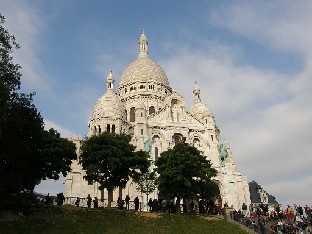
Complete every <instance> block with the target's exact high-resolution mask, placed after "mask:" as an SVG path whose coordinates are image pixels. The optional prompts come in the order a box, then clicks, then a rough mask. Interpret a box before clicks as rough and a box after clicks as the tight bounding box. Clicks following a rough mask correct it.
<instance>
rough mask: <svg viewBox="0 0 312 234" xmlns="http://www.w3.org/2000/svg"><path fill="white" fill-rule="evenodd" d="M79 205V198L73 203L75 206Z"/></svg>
mask: <svg viewBox="0 0 312 234" xmlns="http://www.w3.org/2000/svg"><path fill="white" fill-rule="evenodd" d="M79 205H80V198H79V197H77V199H76V201H75V206H77V207H79Z"/></svg>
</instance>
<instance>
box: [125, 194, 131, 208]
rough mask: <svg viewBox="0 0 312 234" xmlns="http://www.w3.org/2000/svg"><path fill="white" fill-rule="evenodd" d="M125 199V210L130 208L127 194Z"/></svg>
mask: <svg viewBox="0 0 312 234" xmlns="http://www.w3.org/2000/svg"><path fill="white" fill-rule="evenodd" d="M125 201H126V210H130V197H129V195H128V194H127V196H126V198H125Z"/></svg>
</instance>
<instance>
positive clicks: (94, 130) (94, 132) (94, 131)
mask: <svg viewBox="0 0 312 234" xmlns="http://www.w3.org/2000/svg"><path fill="white" fill-rule="evenodd" d="M93 135H96V126H94V128H93Z"/></svg>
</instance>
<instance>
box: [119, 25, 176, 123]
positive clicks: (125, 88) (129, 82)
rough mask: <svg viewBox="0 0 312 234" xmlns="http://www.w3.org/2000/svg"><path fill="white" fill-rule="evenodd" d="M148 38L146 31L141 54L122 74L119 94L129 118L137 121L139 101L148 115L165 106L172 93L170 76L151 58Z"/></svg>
mask: <svg viewBox="0 0 312 234" xmlns="http://www.w3.org/2000/svg"><path fill="white" fill-rule="evenodd" d="M147 46H148V40H147V37H146V35H145V34H144V31H143V30H142V34H141V36H140V40H139V56H138V58H137V59H135V60H134V61H133V62H132V63H130V65H129V66H128V67H127V68H126V70H125V71H124V73H123V74H122V76H121V79H120V84H119V87H118V89H117V92H116V93H117V95H118V97H119V98H120V100H121V101H122V102H123V103H124V105H125V108H126V111H127V120H128V121H130V124H131V123H133V122H135V112H136V107H137V104H138V102H143V104H144V106H145V111H146V114H147V116H149V115H152V114H154V113H156V112H157V111H158V110H159V109H162V108H163V107H164V104H163V101H164V99H165V98H166V97H167V96H168V95H170V94H171V92H172V89H171V87H170V86H169V82H168V78H167V76H166V74H165V72H164V71H163V69H162V68H161V67H160V66H159V65H158V64H157V63H156V62H154V61H153V60H152V59H150V58H149V53H148V47H147Z"/></svg>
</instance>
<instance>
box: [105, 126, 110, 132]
mask: <svg viewBox="0 0 312 234" xmlns="http://www.w3.org/2000/svg"><path fill="white" fill-rule="evenodd" d="M106 131H107V132H110V124H107V127H106Z"/></svg>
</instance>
